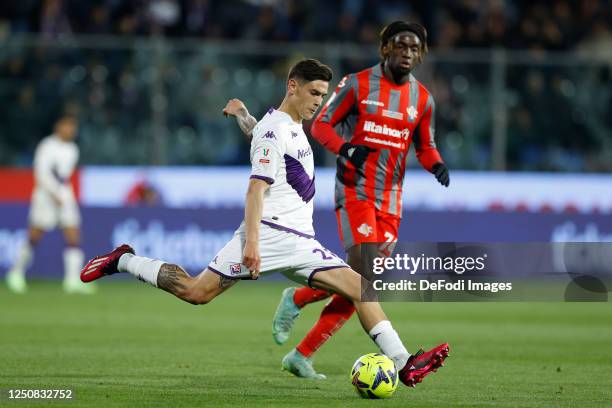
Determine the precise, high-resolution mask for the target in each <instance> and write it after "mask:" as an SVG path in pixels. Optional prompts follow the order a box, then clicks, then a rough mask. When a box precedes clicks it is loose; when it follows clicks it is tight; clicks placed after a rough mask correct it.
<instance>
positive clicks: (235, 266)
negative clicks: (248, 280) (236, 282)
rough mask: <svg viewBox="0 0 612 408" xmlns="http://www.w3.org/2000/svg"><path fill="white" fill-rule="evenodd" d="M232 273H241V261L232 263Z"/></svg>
mask: <svg viewBox="0 0 612 408" xmlns="http://www.w3.org/2000/svg"><path fill="white" fill-rule="evenodd" d="M230 273H231V274H232V275H238V274H239V273H240V264H239V263H235V264H231V265H230Z"/></svg>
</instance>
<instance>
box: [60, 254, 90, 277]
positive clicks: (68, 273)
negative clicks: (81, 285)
mask: <svg viewBox="0 0 612 408" xmlns="http://www.w3.org/2000/svg"><path fill="white" fill-rule="evenodd" d="M84 258H85V255H83V251H82V250H81V248H79V247H67V248H66V249H64V280H66V281H70V282H80V279H79V275H80V273H81V268H82V267H83V260H84Z"/></svg>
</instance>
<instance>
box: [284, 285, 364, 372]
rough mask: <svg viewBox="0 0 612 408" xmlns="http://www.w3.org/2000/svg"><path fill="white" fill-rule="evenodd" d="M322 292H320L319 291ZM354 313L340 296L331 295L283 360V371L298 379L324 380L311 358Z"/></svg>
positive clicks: (350, 304)
mask: <svg viewBox="0 0 612 408" xmlns="http://www.w3.org/2000/svg"><path fill="white" fill-rule="evenodd" d="M321 292H322V291H321ZM354 311H355V307H354V306H353V303H352V302H351V301H349V300H347V299H345V298H344V297H342V296H340V295H333V296H332V298H331V300H330V301H329V302H328V303H327V304H326V305H325V307H324V308H323V310H322V311H321V316H320V317H319V320H317V322H316V323H315V325H314V326H313V327H312V328H311V329H310V330H309V331H308V333H307V334H306V336H305V337H304V338H303V339H302V341H300V343H299V344H298V345H297V346H296V347H295V348H294V349H293V350H291V351H290V352H289V353H288V354H287V355H286V356H285V357H284V358H283V369H285V370H287V371H290V372H291V373H293V374H295V375H296V376H298V377H304V378H314V379H324V378H325V376H324V375H323V374H321V373H317V372H316V371H315V369H314V367H313V363H312V356H313V355H314V353H315V352H316V351H317V350H318V349H319V347H321V346H322V345H323V344H324V343H325V342H326V341H327V339H329V338H330V337H331V336H333V335H334V333H336V332H337V331H338V330H340V328H341V327H342V326H343V325H344V323H346V321H347V320H348V319H350V317H351V315H352V314H353V312H354Z"/></svg>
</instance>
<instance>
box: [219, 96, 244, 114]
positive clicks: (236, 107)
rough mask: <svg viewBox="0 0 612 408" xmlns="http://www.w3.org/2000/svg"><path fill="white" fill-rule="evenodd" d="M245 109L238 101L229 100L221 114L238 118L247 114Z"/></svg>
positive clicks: (242, 103)
mask: <svg viewBox="0 0 612 408" xmlns="http://www.w3.org/2000/svg"><path fill="white" fill-rule="evenodd" d="M247 113H248V111H247V108H246V106H245V105H244V102H242V101H241V100H240V99H235V98H234V99H230V100H229V101H228V102H227V105H225V108H223V114H224V115H225V116H239V115H245V114H247Z"/></svg>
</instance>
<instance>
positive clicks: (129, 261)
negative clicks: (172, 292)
mask: <svg viewBox="0 0 612 408" xmlns="http://www.w3.org/2000/svg"><path fill="white" fill-rule="evenodd" d="M163 264H165V262H163V261H160V260H157V259H151V258H145V257H144V256H136V255H132V254H123V255H121V258H119V263H118V264H117V269H118V270H119V272H129V273H131V274H132V275H134V276H135V277H136V278H138V279H139V280H141V281H143V282H148V283H150V284H151V285H153V286H155V287H157V274H158V273H159V269H160V268H161V266H162V265H163Z"/></svg>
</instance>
